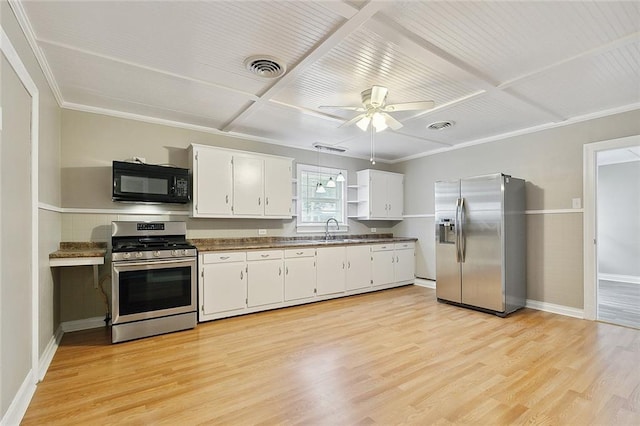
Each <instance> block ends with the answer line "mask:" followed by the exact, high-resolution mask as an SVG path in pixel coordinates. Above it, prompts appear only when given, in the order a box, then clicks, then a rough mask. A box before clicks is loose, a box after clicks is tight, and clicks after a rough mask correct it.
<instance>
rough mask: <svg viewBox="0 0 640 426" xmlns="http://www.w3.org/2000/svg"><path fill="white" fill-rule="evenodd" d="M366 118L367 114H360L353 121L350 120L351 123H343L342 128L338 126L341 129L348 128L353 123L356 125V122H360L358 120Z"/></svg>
mask: <svg viewBox="0 0 640 426" xmlns="http://www.w3.org/2000/svg"><path fill="white" fill-rule="evenodd" d="M366 116H367V114H358V115H356V116H355V117H353V118H352V119H351V120H349V121H345V122H344V123H342V124H341V125H340V126H338V128H340V127H347V126H350V125H352V124H353V123H355V122H356V121H358V120H360V119H361V118H363V117H366Z"/></svg>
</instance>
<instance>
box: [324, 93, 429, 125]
mask: <svg viewBox="0 0 640 426" xmlns="http://www.w3.org/2000/svg"><path fill="white" fill-rule="evenodd" d="M388 93H389V89H387V88H386V87H383V86H372V87H371V89H367V90H364V91H363V92H362V93H361V97H362V106H321V107H320V108H326V109H344V110H348V111H357V112H360V113H361V114H359V115H357V116H355V117H353V118H352V119H351V120H349V121H347V122H345V123H344V124H342V125H341V126H340V127H345V126H350V125H351V124H353V123H356V126H358V127H359V128H360V129H362V130H363V131H366V130H367V128H368V127H369V124H371V125H372V126H373V128H374V129H375V130H376V132H381V131H382V130H384V129H386V128H387V127H391V128H392V129H393V130H398V129H399V128H401V127H402V123H400V122H399V121H398V120H396V119H395V118H393V117H392V116H391V115H390V114H389V113H390V112H396V111H413V110H428V109H431V108H433V106H434V102H433V101H418V102H404V103H399V104H390V105H387V104H386V102H387V94H388Z"/></svg>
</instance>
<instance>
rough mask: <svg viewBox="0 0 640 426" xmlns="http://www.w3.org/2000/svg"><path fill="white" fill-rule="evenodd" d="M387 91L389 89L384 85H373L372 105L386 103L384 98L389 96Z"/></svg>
mask: <svg viewBox="0 0 640 426" xmlns="http://www.w3.org/2000/svg"><path fill="white" fill-rule="evenodd" d="M387 93H389V89H387V88H386V87H382V86H373V87H371V105H373V106H381V105H383V104H384V100H385V99H386V98H387Z"/></svg>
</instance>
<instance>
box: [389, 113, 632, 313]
mask: <svg viewBox="0 0 640 426" xmlns="http://www.w3.org/2000/svg"><path fill="white" fill-rule="evenodd" d="M639 133H640V111H637V110H636V111H632V112H627V113H622V114H617V115H613V116H609V117H605V118H600V119H595V120H590V121H585V122H581V123H576V124H572V125H567V126H564V127H558V128H555V129H549V130H545V131H540V132H536V133H531V134H528V135H523V136H518V137H512V138H508V139H504V140H501V141H496V142H491V143H486V144H482V145H475V146H470V147H467V148H463V149H458V150H453V151H449V152H445V153H440V154H435V155H431V156H426V157H422V158H418V159H415V160H410V161H407V162H404V163H401V164H398V165H396V167H395V170H396V171H398V172H401V173H405V213H406V214H408V215H432V214H433V213H434V194H433V185H434V182H435V181H437V180H446V179H455V178H460V177H465V176H474V175H480V174H488V173H495V172H502V173H506V174H510V175H513V176H515V177H519V178H523V179H525V180H526V181H527V183H526V191H527V210H559V209H571V207H572V198H581V199H582V197H583V194H582V161H583V156H582V149H583V145H584V144H586V143H590V142H597V141H602V140H608V139H614V138H619V137H624V136H630V135H634V134H639ZM527 228H528V231H527V235H528V242H527V262H528V264H527V270H528V273H527V291H528V296H527V297H528V298H529V299H532V300H537V301H541V302H547V303H553V304H558V305H564V306H569V307H574V308H582V306H583V279H582V267H583V264H582V247H583V246H582V214H581V213H580V212H575V213H573V212H571V213H563V214H529V215H527ZM393 229H394V232H395V233H396V235H415V236H418V237H419V238H420V240H419V243H418V246H419V248H418V260H417V263H416V267H417V268H416V273H417V275H418V276H420V277H424V278H429V279H435V265H434V264H435V252H434V247H435V244H434V219H433V217H419V218H414V219H408V220H404V221H403V222H402V223H400V224H398V225H396V226H395V227H394V228H393Z"/></svg>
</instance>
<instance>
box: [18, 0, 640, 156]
mask: <svg viewBox="0 0 640 426" xmlns="http://www.w3.org/2000/svg"><path fill="white" fill-rule="evenodd" d="M10 4H11V5H12V8H13V9H14V10H15V12H16V14H17V16H18V18H19V20H20V21H21V24H22V25H23V27H24V28H25V32H26V33H27V34H28V37H30V38H31V41H32V43H33V45H34V46H35V50H36V53H37V55H38V56H39V60H40V62H41V64H42V66H43V68H44V69H45V73H47V74H48V79H49V83H50V85H51V86H52V89H53V91H54V93H55V94H56V97H57V98H58V101H59V103H60V105H61V106H62V107H65V108H71V109H79V110H86V111H95V112H101V113H107V114H117V115H124V116H130V117H138V118H141V119H146V120H155V121H160V122H162V121H165V122H174V123H179V125H186V126H188V127H193V128H199V129H202V130H207V131H212V132H220V133H228V134H231V135H235V136H241V137H247V138H250V139H257V140H263V141H267V142H272V143H277V144H282V145H288V146H292V147H297V148H303V149H313V148H312V145H313V144H314V143H321V144H324V145H330V146H339V147H342V148H346V149H347V151H346V153H345V155H349V156H354V157H361V158H368V157H369V154H370V146H371V139H370V138H371V134H370V133H369V132H363V131H361V130H360V129H359V128H358V127H356V126H355V125H353V126H348V127H340V126H341V124H343V123H344V122H346V121H348V120H349V119H351V118H352V117H354V116H355V115H357V112H355V111H344V110H339V109H326V108H319V107H320V106H321V105H360V104H361V102H360V101H361V99H360V92H362V91H363V90H365V89H368V88H370V87H371V86H372V85H381V86H385V87H387V88H388V89H389V95H388V99H387V100H388V103H402V102H411V101H422V100H433V101H435V108H433V109H432V110H429V111H399V112H396V113H393V116H394V117H395V118H396V119H398V120H399V121H400V122H401V123H402V124H403V127H402V128H400V129H399V130H397V131H393V130H391V129H387V130H385V131H383V132H380V133H377V134H375V147H376V156H377V157H378V158H379V159H381V160H383V161H398V160H401V159H405V158H410V157H412V156H417V155H421V154H424V153H428V152H435V151H440V150H443V149H449V148H450V147H453V146H455V145H459V144H473V143H478V142H482V141H485V140H493V139H499V138H501V137H504V136H506V135H512V134H518V133H522V132H526V131H530V130H532V129H540V128H545V127H552V126H556V125H558V124H561V123H564V122H572V121H578V120H582V119H585V118H588V117H596V116H603V115H607V114H611V113H614V112H619V111H627V110H632V109H637V108H640V2H637V1H629V2H615V1H602V2H586V1H579V2H578V1H576V2H554V1H547V2H526V1H523V2H475V1H474V2H463V1H455V2H454V1H451V2H448V1H415V0H413V1H375V0H372V1H369V2H366V1H362V2H361V1H349V2H341V1H334V0H329V1H284V2H283V1H267V0H263V1H235V0H231V1H199V2H191V1H52V0H48V1H23V2H18V1H14V0H11V1H10ZM253 55H268V56H271V57H275V58H278V60H279V62H280V63H282V64H283V65H284V66H286V73H285V74H284V75H283V76H281V77H279V78H275V79H267V78H263V77H260V76H257V75H254V74H251V73H250V72H249V71H248V70H247V69H246V67H245V65H244V61H245V59H246V58H248V57H250V56H253ZM437 121H451V122H453V123H454V126H452V127H450V128H448V129H445V130H431V129H428V128H427V126H428V125H429V124H431V123H433V122H437Z"/></svg>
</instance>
